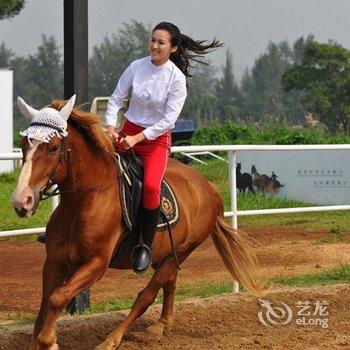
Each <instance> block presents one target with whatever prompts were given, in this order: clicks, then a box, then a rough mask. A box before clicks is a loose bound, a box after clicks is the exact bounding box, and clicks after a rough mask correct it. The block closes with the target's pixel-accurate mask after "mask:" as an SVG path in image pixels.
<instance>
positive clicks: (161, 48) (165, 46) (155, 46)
mask: <svg viewBox="0 0 350 350" xmlns="http://www.w3.org/2000/svg"><path fill="white" fill-rule="evenodd" d="M148 48H149V51H150V54H151V57H152V62H153V63H154V64H155V65H157V66H160V65H162V64H164V63H165V62H166V61H167V60H168V59H169V57H170V54H171V53H173V52H175V51H176V50H177V46H171V35H170V33H169V32H168V31H167V30H164V29H157V30H155V31H154V32H153V33H152V37H151V39H150V41H149V45H148Z"/></svg>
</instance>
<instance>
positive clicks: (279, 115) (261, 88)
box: [241, 41, 304, 123]
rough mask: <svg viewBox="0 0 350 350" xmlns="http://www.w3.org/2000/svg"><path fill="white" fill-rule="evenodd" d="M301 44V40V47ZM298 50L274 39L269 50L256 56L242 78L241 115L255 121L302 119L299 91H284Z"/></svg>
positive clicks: (293, 120) (296, 120) (293, 121)
mask: <svg viewBox="0 0 350 350" xmlns="http://www.w3.org/2000/svg"><path fill="white" fill-rule="evenodd" d="M299 47H300V43H299V46H298V48H299ZM293 59H294V51H293V50H292V49H291V48H290V45H289V44H288V42H287V41H282V42H280V43H278V44H276V43H273V42H270V43H269V44H268V46H267V50H266V53H264V54H263V55H261V56H260V57H259V58H258V59H257V60H255V63H254V66H253V68H252V69H251V71H247V72H245V74H244V75H243V78H242V82H241V96H242V101H241V115H242V116H243V117H245V118H246V119H248V118H251V119H253V120H254V121H255V122H261V121H270V120H276V119H277V120H280V121H289V122H291V123H296V122H300V121H301V120H303V118H304V111H303V109H302V108H301V107H300V103H299V100H298V99H299V96H298V94H297V93H295V92H290V93H285V92H284V91H283V87H282V83H281V78H282V75H283V73H284V72H285V71H286V70H287V69H288V68H290V67H291V66H292V64H293Z"/></svg>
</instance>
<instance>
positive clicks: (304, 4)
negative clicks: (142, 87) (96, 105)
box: [0, 0, 350, 76]
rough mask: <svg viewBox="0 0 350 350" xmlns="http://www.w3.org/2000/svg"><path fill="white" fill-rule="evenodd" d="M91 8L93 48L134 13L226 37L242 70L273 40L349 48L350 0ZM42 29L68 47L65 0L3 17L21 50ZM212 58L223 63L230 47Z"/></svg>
mask: <svg viewBox="0 0 350 350" xmlns="http://www.w3.org/2000/svg"><path fill="white" fill-rule="evenodd" d="M88 11H89V52H90V53H91V52H92V47H93V46H94V45H98V44H99V43H101V41H102V39H103V37H104V36H106V35H108V36H111V35H112V34H113V33H116V32H117V31H118V29H120V28H121V27H122V24H123V23H129V22H130V21H131V20H133V19H134V20H137V21H139V22H142V23H144V24H145V25H146V26H148V25H149V26H150V27H153V26H154V25H156V24H157V23H158V22H161V21H170V22H173V23H174V24H176V25H177V26H178V27H179V28H180V30H181V31H182V32H183V33H185V34H188V35H190V36H192V37H193V38H195V39H206V40H211V39H213V38H214V37H216V38H217V39H219V40H221V41H223V42H224V44H225V47H226V48H229V49H230V50H231V51H232V53H233V61H234V68H235V71H236V73H237V75H238V76H239V75H241V74H242V71H243V70H244V68H245V67H246V66H248V67H251V66H252V65H253V64H254V60H255V59H256V58H257V57H258V56H259V55H260V54H262V53H263V52H264V50H265V49H266V46H267V44H268V42H269V40H271V41H273V42H280V41H282V40H285V39H286V40H288V41H289V42H290V43H293V42H294V41H295V40H296V39H297V38H299V37H300V36H302V35H303V36H304V37H306V36H307V35H309V34H314V35H315V38H316V40H318V41H321V42H326V41H328V40H329V39H333V40H336V41H337V42H339V43H340V44H342V45H343V46H344V47H346V48H348V49H349V48H350V20H349V14H350V0H333V1H329V0H215V1H208V0H172V1H169V0H89V9H88ZM42 34H46V35H54V36H55V37H56V39H57V41H58V43H59V45H60V46H61V47H62V48H63V0H27V1H26V6H25V8H24V9H23V10H22V12H21V13H20V14H19V15H18V16H16V17H14V18H13V19H7V20H2V21H0V43H1V42H5V44H6V47H8V48H10V49H11V50H12V51H14V52H15V53H16V54H18V55H26V54H28V53H30V54H33V53H35V52H36V49H37V47H38V46H39V45H40V42H41V36H42ZM208 58H209V59H210V60H211V61H212V62H213V64H214V65H216V66H217V67H219V66H220V65H223V64H224V62H225V49H221V50H218V51H217V52H214V53H212V54H210V56H209V57H208Z"/></svg>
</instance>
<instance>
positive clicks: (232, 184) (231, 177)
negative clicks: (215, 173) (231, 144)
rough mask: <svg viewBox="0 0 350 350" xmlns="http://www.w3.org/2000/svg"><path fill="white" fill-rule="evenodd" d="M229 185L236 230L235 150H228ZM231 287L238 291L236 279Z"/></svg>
mask: <svg viewBox="0 0 350 350" xmlns="http://www.w3.org/2000/svg"><path fill="white" fill-rule="evenodd" d="M228 155H229V165H228V166H229V172H228V173H229V186H230V194H231V211H232V212H233V216H232V219H231V220H232V221H231V225H232V227H233V228H234V229H235V230H237V228H238V223H237V183H236V165H237V154H236V151H229V153H228ZM232 288H233V292H234V293H238V292H239V283H238V281H236V280H233V282H232Z"/></svg>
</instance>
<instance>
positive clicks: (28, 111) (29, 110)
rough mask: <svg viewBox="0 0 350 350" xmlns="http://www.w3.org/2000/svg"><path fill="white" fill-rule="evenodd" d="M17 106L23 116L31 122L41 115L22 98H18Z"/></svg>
mask: <svg viewBox="0 0 350 350" xmlns="http://www.w3.org/2000/svg"><path fill="white" fill-rule="evenodd" d="M17 105H18V108H19V109H20V111H21V112H22V114H23V115H24V116H25V117H26V118H27V119H29V120H30V121H31V120H32V119H33V118H34V117H35V116H36V115H37V114H38V113H39V111H38V110H36V109H35V108H33V107H31V106H29V105H27V104H26V103H25V101H24V100H23V98H22V97H19V96H18V97H17Z"/></svg>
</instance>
